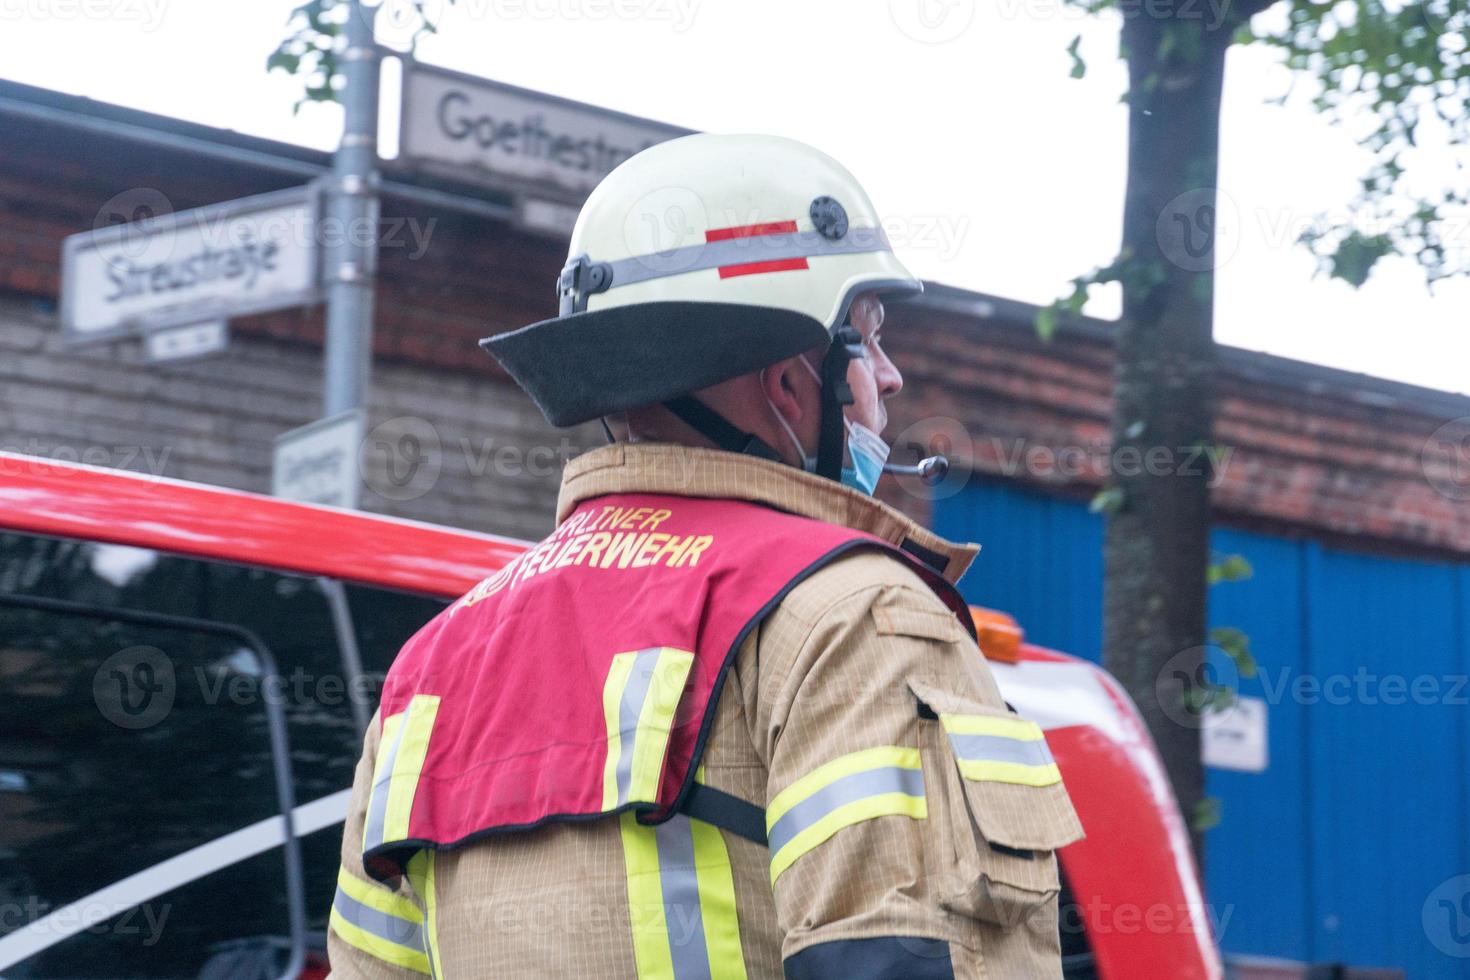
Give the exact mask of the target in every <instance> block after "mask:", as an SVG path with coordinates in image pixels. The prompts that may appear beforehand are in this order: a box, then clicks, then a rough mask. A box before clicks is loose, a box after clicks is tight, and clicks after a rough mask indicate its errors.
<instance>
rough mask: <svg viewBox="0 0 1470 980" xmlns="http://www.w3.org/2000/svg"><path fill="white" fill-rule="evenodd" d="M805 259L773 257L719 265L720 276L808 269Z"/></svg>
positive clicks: (727, 276)
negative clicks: (767, 259)
mask: <svg viewBox="0 0 1470 980" xmlns="http://www.w3.org/2000/svg"><path fill="white" fill-rule="evenodd" d="M810 268H811V266H809V265H807V264H806V259H800V258H797V259H774V260H772V261H770V262H746V263H744V264H742V265H722V266H720V278H721V279H729V278H731V277H732V276H753V275H755V274H756V273H759V272H789V271H791V270H793V269H810Z"/></svg>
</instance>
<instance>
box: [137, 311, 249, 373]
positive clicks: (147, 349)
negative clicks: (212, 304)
mask: <svg viewBox="0 0 1470 980" xmlns="http://www.w3.org/2000/svg"><path fill="white" fill-rule="evenodd" d="M229 346H230V323H229V321H228V320H206V321H205V322H203V323H186V324H184V325H183V326H181V327H163V328H161V329H158V330H150V331H148V333H147V334H146V335H144V337H143V350H144V353H145V354H146V355H147V357H148V363H149V364H162V363H164V362H168V361H192V360H196V359H198V358H201V357H208V356H209V355H211V354H219V353H223V352H224V350H225V348H227V347H229Z"/></svg>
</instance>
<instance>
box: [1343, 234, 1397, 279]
mask: <svg viewBox="0 0 1470 980" xmlns="http://www.w3.org/2000/svg"><path fill="white" fill-rule="evenodd" d="M1393 251H1394V247H1393V242H1392V241H1391V240H1389V238H1388V236H1386V235H1371V236H1370V235H1363V234H1360V233H1358V232H1357V231H1353V232H1349V233H1348V235H1347V237H1345V238H1344V239H1343V240H1342V241H1341V242H1340V243H1339V244H1338V246H1337V251H1335V252H1334V253H1333V254H1332V256H1331V257H1330V259H1329V263H1330V265H1331V271H1332V278H1334V279H1341V280H1342V281H1343V282H1346V283H1347V284H1349V285H1350V286H1352V287H1353V288H1355V289H1356V288H1359V287H1361V286H1362V285H1363V283H1365V282H1367V281H1368V274H1369V273H1371V272H1372V271H1373V266H1374V265H1376V264H1377V263H1378V260H1379V259H1381V258H1383V257H1384V256H1386V255H1391V254H1393Z"/></svg>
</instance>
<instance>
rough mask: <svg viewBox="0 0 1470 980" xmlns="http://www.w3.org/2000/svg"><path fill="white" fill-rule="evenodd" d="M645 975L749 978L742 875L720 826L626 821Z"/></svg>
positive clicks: (664, 979)
mask: <svg viewBox="0 0 1470 980" xmlns="http://www.w3.org/2000/svg"><path fill="white" fill-rule="evenodd" d="M619 821H620V823H619V829H620V832H621V834H622V839H623V863H624V867H625V869H626V871H627V876H628V921H629V925H630V926H631V927H632V930H633V955H634V960H635V962H636V965H637V969H638V977H639V980H746V973H745V952H744V950H743V949H742V948H741V946H740V921H739V917H738V915H737V912H736V907H735V874H734V871H733V870H732V869H731V867H730V855H729V852H728V851H727V850H726V849H725V841H724V838H723V837H722V836H721V834H720V831H719V830H718V829H717V828H715V827H714V826H712V825H710V824H707V823H703V822H701V821H698V820H693V819H691V818H689V817H686V816H684V815H683V814H677V815H675V816H673V817H671V818H669V819H668V820H666V821H665V822H663V823H661V824H659V825H658V826H656V827H649V826H645V825H643V824H640V823H638V819H637V817H636V816H635V815H634V814H632V813H624V814H622V815H621V816H620V818H619Z"/></svg>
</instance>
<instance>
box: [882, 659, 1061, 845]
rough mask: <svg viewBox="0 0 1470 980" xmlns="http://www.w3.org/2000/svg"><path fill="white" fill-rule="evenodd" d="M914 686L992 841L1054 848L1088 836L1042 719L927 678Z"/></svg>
mask: <svg viewBox="0 0 1470 980" xmlns="http://www.w3.org/2000/svg"><path fill="white" fill-rule="evenodd" d="M909 689H910V690H911V691H913V693H914V696H915V697H917V698H918V699H919V700H920V701H922V702H923V703H924V704H926V705H928V706H929V708H930V709H932V710H933V712H934V713H935V714H936V715H938V717H939V722H940V724H941V725H942V726H943V727H944V733H945V736H946V741H947V742H948V744H949V748H950V751H951V752H952V753H953V755H954V761H955V765H956V767H957V768H958V769H959V773H960V776H961V782H962V783H963V785H964V790H965V800H966V802H967V804H968V806H969V810H970V816H971V817H972V818H973V819H974V821H975V826H976V827H977V828H978V829H979V831H980V834H981V836H982V837H984V839H985V842H986V843H987V844H990V845H992V846H995V845H998V846H999V847H1001V848H1010V849H1013V850H1018V851H1054V850H1056V849H1057V848H1059V847H1063V846H1064V845H1067V844H1070V843H1072V842H1073V841H1076V840H1080V839H1081V838H1082V836H1083V833H1082V824H1081V823H1080V822H1079V821H1078V819H1077V813H1076V811H1075V810H1073V808H1072V801H1071V799H1070V798H1069V797H1068V796H1067V789H1066V787H1065V786H1064V785H1063V784H1062V774H1061V771H1060V770H1059V769H1058V768H1057V764H1056V761H1055V760H1054V759H1053V758H1052V755H1051V750H1050V749H1048V748H1047V745H1046V736H1045V734H1044V733H1043V732H1042V730H1041V727H1040V726H1039V725H1037V724H1036V723H1035V722H1033V721H1027V720H1026V719H1024V718H1021V717H1020V716H1019V715H1016V714H1014V713H1013V712H1011V711H1010V710H1008V709H1006V708H1004V707H991V706H989V705H985V704H981V703H980V702H979V701H976V700H974V699H972V698H969V697H966V696H964V695H957V694H953V693H950V692H948V691H944V690H941V689H940V688H938V687H935V686H933V685H931V684H925V683H923V682H921V681H915V680H910V681H909Z"/></svg>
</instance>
